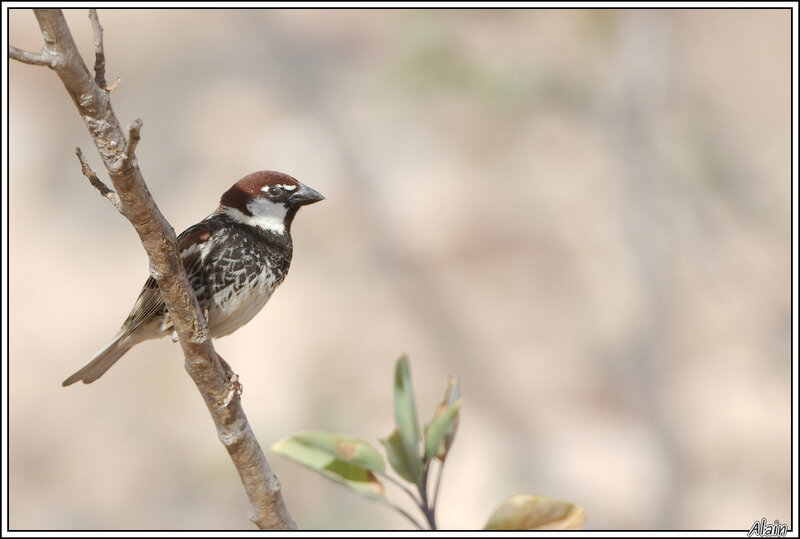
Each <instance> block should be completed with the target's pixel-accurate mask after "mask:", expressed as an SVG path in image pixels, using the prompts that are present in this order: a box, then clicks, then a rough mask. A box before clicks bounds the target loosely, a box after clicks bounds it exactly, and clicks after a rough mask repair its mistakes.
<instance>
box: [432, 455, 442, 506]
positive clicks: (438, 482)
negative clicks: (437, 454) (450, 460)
mask: <svg viewBox="0 0 800 539" xmlns="http://www.w3.org/2000/svg"><path fill="white" fill-rule="evenodd" d="M444 463H445V461H444V460H440V461H439V466H438V470H437V471H436V472H437V473H436V483H435V484H434V486H433V500H431V511H432V512H433V514H434V515H435V514H436V500H438V499H439V485H441V484H442V473H443V472H444Z"/></svg>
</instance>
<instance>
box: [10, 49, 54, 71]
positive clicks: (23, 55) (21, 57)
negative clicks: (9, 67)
mask: <svg viewBox="0 0 800 539" xmlns="http://www.w3.org/2000/svg"><path fill="white" fill-rule="evenodd" d="M8 56H9V58H11V59H12V60H17V61H18V62H22V63H23V64H31V65H35V66H49V65H50V59H49V58H48V57H47V56H45V55H44V54H42V53H39V52H30V51H25V50H22V49H18V48H16V47H14V46H13V45H9V46H8Z"/></svg>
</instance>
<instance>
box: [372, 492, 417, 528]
mask: <svg viewBox="0 0 800 539" xmlns="http://www.w3.org/2000/svg"><path fill="white" fill-rule="evenodd" d="M381 501H382V502H383V503H385V504H386V505H388V506H389V507H391V508H392V509H394V510H395V511H397V512H398V513H400V514H401V515H403V516H404V517H406V518H407V519H408V520H410V521H411V522H413V523H414V526H416V527H417V528H419V529H420V530H424V529H425V528H423V527H422V524H420V523H419V521H418V520H417V519H416V518H414V517H413V516H411V514H409V513H408V512H407V511H406V510H405V509H403V508H402V507H400V506H399V505H397V504H395V503H393V502H391V501H390V500H388V499H386V498H382V499H381Z"/></svg>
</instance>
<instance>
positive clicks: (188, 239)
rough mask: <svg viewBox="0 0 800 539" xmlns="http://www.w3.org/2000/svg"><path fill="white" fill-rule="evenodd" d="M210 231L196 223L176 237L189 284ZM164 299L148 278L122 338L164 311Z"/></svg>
mask: <svg viewBox="0 0 800 539" xmlns="http://www.w3.org/2000/svg"><path fill="white" fill-rule="evenodd" d="M211 233H212V229H211V227H210V226H209V225H208V224H207V223H206V222H204V221H201V222H200V223H197V224H196V225H194V226H191V227H189V228H187V229H186V230H185V231H184V232H183V233H182V234H181V235H180V236H178V249H179V250H180V253H181V260H182V261H183V267H184V269H185V270H186V275H187V277H188V278H189V282H190V283H191V282H192V278H193V277H194V276H196V275H197V274H198V273H199V271H200V268H201V266H202V261H203V258H204V257H205V255H206V251H207V249H204V244H205V242H206V241H207V240H208V239H209V238H210V237H211ZM166 308H167V307H166V304H165V303H164V298H163V297H162V296H161V290H159V288H158V283H156V280H155V279H153V277H148V279H147V281H146V282H145V283H144V286H143V287H142V291H141V292H140V293H139V297H138V298H137V299H136V303H135V304H134V306H133V309H132V310H131V313H130V314H129V315H128V319H127V320H125V323H124V324H123V325H122V327H123V329H124V330H125V332H124V334H123V335H124V336H127V335H130V334H131V333H133V332H134V331H136V330H137V329H138V328H139V327H141V326H142V325H143V324H145V323H148V322H150V321H152V320H153V317H155V316H157V315H158V314H159V313H161V312H164V311H165V310H166ZM171 326H172V322H171V321H169V322H168V327H165V328H162V329H163V330H166V331H168V330H169V328H170V327H171Z"/></svg>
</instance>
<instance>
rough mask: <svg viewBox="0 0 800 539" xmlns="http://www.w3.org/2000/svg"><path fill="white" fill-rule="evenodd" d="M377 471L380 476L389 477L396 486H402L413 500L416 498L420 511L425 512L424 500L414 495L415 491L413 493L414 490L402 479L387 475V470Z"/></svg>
mask: <svg viewBox="0 0 800 539" xmlns="http://www.w3.org/2000/svg"><path fill="white" fill-rule="evenodd" d="M377 473H378V475H380V476H381V477H383V478H384V479H387V480H389V481H390V482H392V483H394V485H395V486H397V487H400V488H401V489H402V490H403V492H405V493H406V494H408V496H409V498H411V499H412V500H414V503H415V504H417V507H419V509H420V511H422V512H423V513H424V512H425V506H424V505H422V502H421V501H420V500H419V498H417V497H416V496H415V495H414V493H413V492H411V490H409V488H408V487H406V486H405V485H404V484H403V483H401V482H400V481H398V480H397V479H395V478H394V477H392V476H391V475H387V474H386V473H385V472H384V473H381V472H377Z"/></svg>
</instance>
